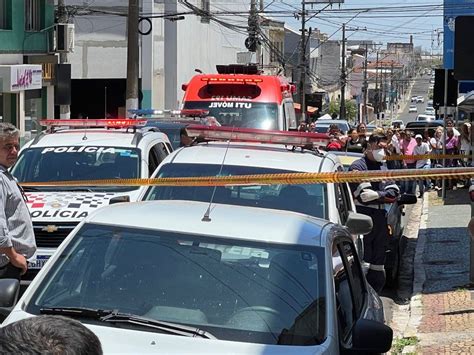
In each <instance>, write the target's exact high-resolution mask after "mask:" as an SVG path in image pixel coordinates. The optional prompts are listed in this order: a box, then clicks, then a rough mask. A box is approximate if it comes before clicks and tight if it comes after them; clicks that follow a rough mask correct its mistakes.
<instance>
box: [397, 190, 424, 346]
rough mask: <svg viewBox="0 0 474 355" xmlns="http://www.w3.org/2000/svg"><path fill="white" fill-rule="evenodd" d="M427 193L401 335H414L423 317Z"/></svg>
mask: <svg viewBox="0 0 474 355" xmlns="http://www.w3.org/2000/svg"><path fill="white" fill-rule="evenodd" d="M428 206H429V194H428V193H425V194H424V196H423V205H422V211H421V218H420V227H419V231H418V240H417V243H416V249H415V257H414V260H413V269H414V276H413V295H412V297H411V299H410V306H409V309H410V316H409V319H408V324H407V326H406V328H405V331H404V332H403V337H416V336H417V330H418V326H419V325H420V323H421V318H422V317H423V302H422V291H423V284H424V283H425V280H426V274H425V268H424V266H423V252H424V249H425V244H426V229H427V222H428Z"/></svg>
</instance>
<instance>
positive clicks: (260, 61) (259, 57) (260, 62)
mask: <svg viewBox="0 0 474 355" xmlns="http://www.w3.org/2000/svg"><path fill="white" fill-rule="evenodd" d="M255 1H256V0H252V1H251V3H250V15H251V16H252V14H253V13H254V12H255V11H256V10H254V12H252V9H256V4H255ZM258 8H259V9H258V10H259V12H260V13H263V10H264V6H263V0H259V6H258ZM254 16H255V17H256V18H255V20H256V21H257V28H258V29H259V30H260V15H259V14H257V13H256V12H255V15H254ZM257 38H258V34H257ZM262 53H263V51H262V44H261V43H260V41H259V40H257V52H256V57H257V58H256V59H257V64H258V65H262V66H263V57H262Z"/></svg>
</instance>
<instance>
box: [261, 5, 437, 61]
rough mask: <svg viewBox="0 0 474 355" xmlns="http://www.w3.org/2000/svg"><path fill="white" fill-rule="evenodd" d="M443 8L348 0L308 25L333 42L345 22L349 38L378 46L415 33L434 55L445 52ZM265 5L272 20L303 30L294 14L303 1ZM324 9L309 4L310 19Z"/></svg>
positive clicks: (417, 40)
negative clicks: (281, 21) (329, 37)
mask: <svg viewBox="0 0 474 355" xmlns="http://www.w3.org/2000/svg"><path fill="white" fill-rule="evenodd" d="M306 1H307V2H310V1H311V0H306ZM442 5H443V1H442V0H345V2H344V4H341V5H340V7H339V6H338V5H333V6H332V9H333V11H332V12H331V11H323V12H322V13H320V14H319V15H317V16H316V17H315V18H313V19H311V20H310V21H308V22H307V25H306V26H309V27H313V28H319V29H320V30H321V31H322V32H325V33H327V34H328V35H332V37H331V39H340V38H341V37H342V33H341V27H342V23H344V22H346V23H347V25H346V26H347V28H350V29H351V30H350V31H348V32H347V38H349V39H369V40H373V41H375V42H377V43H387V42H408V41H409V39H410V34H412V35H413V41H414V44H415V46H421V47H422V48H423V49H424V50H426V51H428V52H430V53H431V52H432V53H433V54H435V53H440V52H442V48H443V34H442V31H443V28H442V27H443V16H442ZM264 6H265V9H266V11H270V12H272V11H273V13H271V14H270V16H271V17H272V18H275V19H279V20H284V21H285V22H286V24H287V25H288V26H290V27H291V28H293V29H295V30H297V29H299V28H300V27H301V21H300V20H297V19H295V18H294V16H293V14H292V13H295V12H297V11H298V9H301V0H275V1H272V0H264ZM325 6H326V5H325V4H316V5H313V6H312V7H311V5H306V8H307V9H309V10H310V11H311V8H313V11H312V12H311V13H310V16H311V15H312V14H314V12H315V11H314V10H320V9H323V8H324V7H325ZM390 7H392V9H390ZM393 7H395V9H393ZM327 9H328V10H330V7H328V8H327ZM339 9H340V10H339ZM366 10H369V11H368V12H367V11H366ZM336 11H340V12H336ZM374 11H375V12H374Z"/></svg>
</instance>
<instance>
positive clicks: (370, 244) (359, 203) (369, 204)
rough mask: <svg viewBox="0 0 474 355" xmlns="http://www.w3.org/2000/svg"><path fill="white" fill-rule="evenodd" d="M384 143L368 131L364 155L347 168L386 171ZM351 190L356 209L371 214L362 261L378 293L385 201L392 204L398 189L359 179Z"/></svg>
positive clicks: (382, 272) (384, 239)
mask: <svg viewBox="0 0 474 355" xmlns="http://www.w3.org/2000/svg"><path fill="white" fill-rule="evenodd" d="M387 144H388V138H387V136H385V135H383V134H380V133H376V134H372V135H371V136H370V137H369V138H368V141H367V149H366V151H365V155H364V157H363V158H360V159H358V160H356V161H354V162H353V163H352V165H351V166H350V168H349V170H350V171H370V170H387V167H386V165H385V163H384V156H385V155H386V148H387ZM351 191H352V193H353V196H354V199H355V204H356V208H357V212H359V213H362V214H365V215H367V216H370V217H372V221H373V229H372V231H371V232H370V233H369V234H367V235H365V236H364V261H365V262H366V263H368V264H369V270H368V272H367V275H366V278H367V281H368V282H369V284H370V285H371V286H372V287H373V288H374V289H375V291H377V292H378V293H379V292H380V291H381V290H382V288H383V286H384V285H385V270H384V264H385V249H386V246H387V244H388V238H389V235H388V225H387V216H386V213H387V212H386V210H385V204H386V203H394V202H395V201H396V200H397V199H398V196H399V195H400V189H399V188H398V186H397V185H396V184H395V183H393V182H380V183H379V182H375V183H368V182H363V183H360V184H357V183H355V184H351Z"/></svg>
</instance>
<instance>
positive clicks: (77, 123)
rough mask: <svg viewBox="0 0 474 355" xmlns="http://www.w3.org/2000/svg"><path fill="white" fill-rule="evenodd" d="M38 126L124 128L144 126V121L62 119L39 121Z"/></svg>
mask: <svg viewBox="0 0 474 355" xmlns="http://www.w3.org/2000/svg"><path fill="white" fill-rule="evenodd" d="M40 124H41V125H42V126H46V127H108V128H126V127H134V126H144V125H145V124H146V120H141V119H136V120H135V119H128V118H116V119H115V118H114V119H110V118H106V119H85V120H83V119H62V120H54V119H48V120H40Z"/></svg>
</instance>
